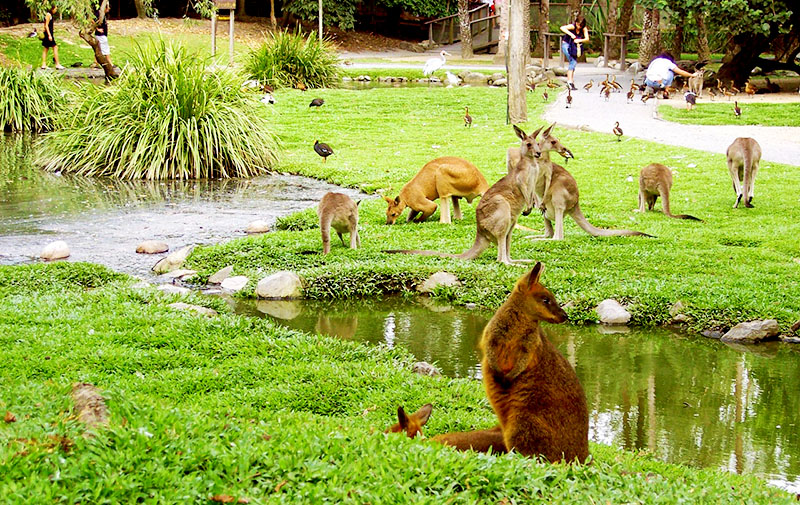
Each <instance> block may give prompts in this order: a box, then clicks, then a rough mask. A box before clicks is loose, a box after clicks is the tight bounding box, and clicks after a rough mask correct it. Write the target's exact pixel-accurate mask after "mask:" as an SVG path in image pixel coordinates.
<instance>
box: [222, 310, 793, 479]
mask: <svg viewBox="0 0 800 505" xmlns="http://www.w3.org/2000/svg"><path fill="white" fill-rule="evenodd" d="M232 303H233V302H232ZM235 303H236V306H235V309H236V311H237V312H239V313H241V314H248V315H254V316H261V317H269V318H272V319H273V320H275V321H276V322H278V323H279V324H281V325H284V326H286V327H288V328H293V329H298V330H303V331H307V332H315V333H324V334H328V335H334V336H338V337H340V338H344V339H348V340H354V341H359V342H366V343H370V344H382V345H387V346H390V347H394V346H402V347H404V348H406V349H408V350H409V351H411V353H412V354H413V355H414V356H415V357H416V358H417V359H418V360H423V361H428V362H432V363H435V364H436V366H437V368H439V370H441V372H442V373H443V374H445V375H448V376H452V377H470V378H475V379H479V378H480V373H481V372H480V356H479V352H478V349H477V343H478V340H479V339H480V334H481V331H482V330H483V327H484V326H485V325H486V322H487V321H488V320H489V318H490V317H491V316H492V313H490V312H481V311H471V310H467V309H462V308H456V307H450V306H447V305H439V304H436V303H434V302H431V301H430V300H429V299H427V298H420V299H416V300H403V299H400V298H389V299H385V300H382V301H357V302H356V301H349V302H335V303H326V302H310V301H288V302H287V301H267V300H261V301H257V302H256V301H236V302H235ZM547 331H548V334H549V335H550V338H551V339H552V340H553V342H554V343H555V344H556V345H557V346H558V348H559V350H560V351H561V353H562V354H563V355H564V356H566V357H567V359H568V360H569V362H570V363H571V364H572V365H573V366H574V367H575V370H576V371H577V373H578V377H580V380H581V383H582V384H583V387H584V390H585V392H586V399H587V402H588V404H589V410H590V437H591V439H592V440H593V441H595V442H600V443H604V444H609V445H614V446H617V447H622V448H624V449H627V450H639V449H642V450H647V451H649V452H651V453H652V454H654V455H656V456H657V457H658V458H661V459H663V460H665V461H669V462H673V463H684V464H690V465H695V466H701V467H716V468H722V469H725V470H728V471H731V472H737V473H749V474H755V475H758V476H760V477H761V478H763V479H765V480H767V481H769V482H770V483H772V484H774V485H777V486H780V487H783V488H785V489H788V490H791V491H793V492H800V430H799V429H798V426H799V425H800V418H799V417H798V414H800V395H798V387H797V385H798V383H799V382H800V367H798V361H799V360H800V354H799V353H800V350H795V349H797V348H795V347H791V346H789V345H788V344H780V343H777V342H776V343H771V344H762V345H759V346H754V347H747V348H741V347H739V348H733V347H730V346H728V345H725V344H723V343H721V342H719V341H716V340H709V339H707V338H705V337H695V336H688V335H683V334H679V333H673V332H670V331H667V330H664V329H647V330H639V329H628V328H622V329H620V330H613V329H610V328H607V327H602V326H567V325H549V326H547Z"/></svg>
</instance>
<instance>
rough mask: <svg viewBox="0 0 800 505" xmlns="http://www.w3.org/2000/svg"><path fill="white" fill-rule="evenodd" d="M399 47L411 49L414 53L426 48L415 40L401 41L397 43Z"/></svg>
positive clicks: (406, 49) (423, 50)
mask: <svg viewBox="0 0 800 505" xmlns="http://www.w3.org/2000/svg"><path fill="white" fill-rule="evenodd" d="M397 48H398V49H402V50H404V51H411V52H414V53H422V52H425V48H424V47H423V46H422V44H419V43H414V42H406V41H400V42H398V43H397Z"/></svg>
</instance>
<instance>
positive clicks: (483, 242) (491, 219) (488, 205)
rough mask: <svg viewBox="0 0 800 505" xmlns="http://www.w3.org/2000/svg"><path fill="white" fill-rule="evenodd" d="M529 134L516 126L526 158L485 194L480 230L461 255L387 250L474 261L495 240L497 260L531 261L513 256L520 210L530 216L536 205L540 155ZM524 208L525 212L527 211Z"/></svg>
mask: <svg viewBox="0 0 800 505" xmlns="http://www.w3.org/2000/svg"><path fill="white" fill-rule="evenodd" d="M540 130H541V128H539V129H538V130H536V132H534V134H533V135H530V136H528V135H525V132H524V131H522V130H521V129H519V128H517V127H516V126H514V131H515V132H516V133H517V136H518V137H519V138H520V139H521V150H522V154H523V156H522V158H521V159H520V161H519V163H517V165H516V166H515V167H514V168H513V169H512V170H511V172H510V173H509V174H508V175H506V176H505V177H503V178H502V179H500V180H499V181H497V182H496V183H494V185H492V187H491V188H489V189H488V190H487V191H486V193H484V194H483V196H482V197H481V201H480V203H478V207H477V208H476V209H475V220H476V222H477V233H476V234H475V242H474V243H473V245H472V247H471V248H470V249H468V250H466V251H464V252H463V253H461V254H448V253H441V252H438V251H424V250H408V249H395V250H388V251H384V252H387V253H403V254H423V255H426V256H442V257H445V258H459V259H464V260H472V259H475V258H477V257H478V256H479V255H480V254H481V253H482V252H483V251H485V250H486V249H488V248H489V246H490V245H491V244H492V243H496V244H497V261H499V262H501V263H504V264H506V265H512V264H514V263H524V262H527V260H516V261H515V260H512V259H511V254H510V251H511V233H512V232H513V231H514V225H516V224H517V219H519V215H520V213H523V214H524V215H526V216H527V215H528V214H529V213H530V212H531V210H533V207H534V189H533V186H534V182H535V181H536V177H537V174H538V169H537V165H536V162H535V161H534V159H535V157H536V156H538V146H537V143H536V135H537V134H538V133H539V131H540ZM523 211H524V212H523Z"/></svg>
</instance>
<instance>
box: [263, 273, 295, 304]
mask: <svg viewBox="0 0 800 505" xmlns="http://www.w3.org/2000/svg"><path fill="white" fill-rule="evenodd" d="M302 287H303V282H302V281H301V280H300V277H298V276H297V274H296V273H294V272H290V271H287V270H283V271H280V272H276V273H274V274H272V275H270V276H268V277H264V278H263V279H261V280H260V281H258V285H257V286H256V296H258V297H259V298H268V299H276V298H277V299H282V298H299V297H300V294H301V289H302Z"/></svg>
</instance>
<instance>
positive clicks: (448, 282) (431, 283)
mask: <svg viewBox="0 0 800 505" xmlns="http://www.w3.org/2000/svg"><path fill="white" fill-rule="evenodd" d="M439 286H446V287H458V286H461V281H459V280H458V277H456V276H455V275H453V274H451V273H449V272H436V273H435V274H433V275H431V276H430V277H428V278H427V279H425V282H423V283H422V284H420V285H419V286H417V291H419V292H420V293H431V292H433V290H434V289H436V288H437V287H439Z"/></svg>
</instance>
